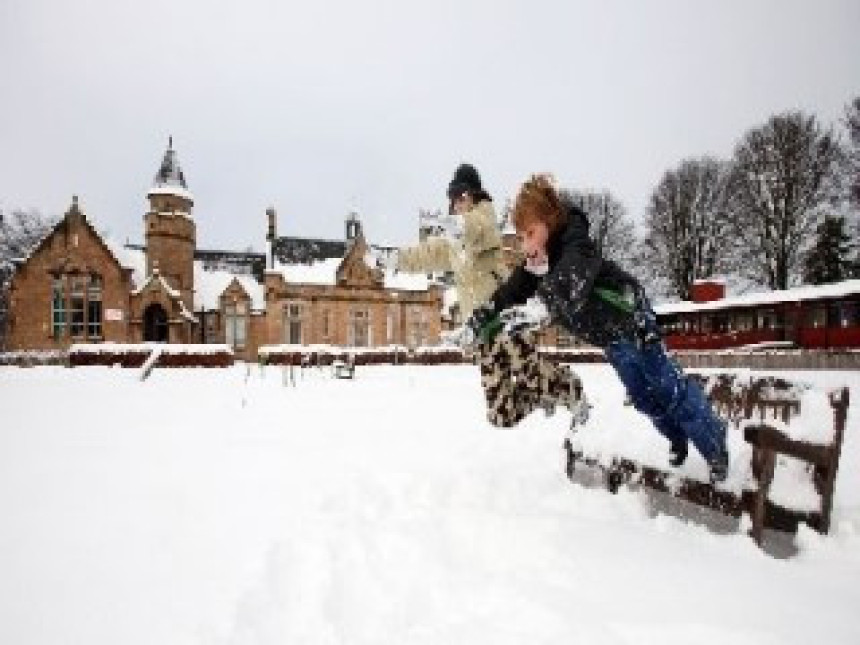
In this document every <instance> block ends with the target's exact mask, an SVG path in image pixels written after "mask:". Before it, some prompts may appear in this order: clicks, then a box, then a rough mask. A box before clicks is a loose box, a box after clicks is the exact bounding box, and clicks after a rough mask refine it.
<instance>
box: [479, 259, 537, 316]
mask: <svg viewBox="0 0 860 645" xmlns="http://www.w3.org/2000/svg"><path fill="white" fill-rule="evenodd" d="M539 283H540V277H538V276H536V275H534V274H533V273H529V272H528V271H526V269H525V267H524V265H522V264H520V265H518V266H517V267H516V268H515V269H514V270H513V272H512V273H511V275H510V277H509V278H508V279H507V280H505V281H504V282H503V283H502V284H500V285H499V286H498V287H497V288H496V290H495V291H494V292H493V295H492V296H491V297H490V302H489V304H490V305H491V306H492V308H493V310H494V313H497V314H499V313H501V312H502V311H504V310H505V309H508V308H510V307H513V306H515V305H522V304H524V303H525V302H526V300H528V299H529V298H531V297H532V296H533V295H534V294H535V293H536V292H537V289H538V284H539Z"/></svg>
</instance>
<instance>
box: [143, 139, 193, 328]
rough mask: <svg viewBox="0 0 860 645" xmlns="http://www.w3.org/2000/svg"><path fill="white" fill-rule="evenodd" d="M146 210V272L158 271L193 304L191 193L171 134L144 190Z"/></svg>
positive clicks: (190, 304)
mask: <svg viewBox="0 0 860 645" xmlns="http://www.w3.org/2000/svg"><path fill="white" fill-rule="evenodd" d="M146 197H147V199H148V200H149V212H148V213H147V214H146V215H145V216H144V220H145V225H146V273H147V275H153V274H154V273H158V275H160V276H161V277H162V278H164V280H165V281H166V282H167V284H168V285H169V286H170V287H171V288H173V289H175V290H177V291H178V292H179V296H180V298H181V299H182V302H183V303H184V304H185V307H186V308H187V309H188V310H189V311H191V310H192V308H193V306H194V305H193V293H194V249H195V246H196V243H197V230H196V226H195V224H194V220H193V219H192V217H191V209H192V207H193V206H194V196H193V195H192V194H191V192H189V190H188V185H187V184H186V183H185V175H183V173H182V169H181V168H180V167H179V161H178V159H177V158H176V151H175V150H174V149H173V137H170V139H168V144H167V151H166V152H165V153H164V159H163V160H162V161H161V167H160V168H159V169H158V172H157V173H156V175H155V179H154V180H153V183H152V188H150V189H149V192H148V193H147V194H146Z"/></svg>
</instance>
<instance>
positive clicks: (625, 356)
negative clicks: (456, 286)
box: [466, 175, 729, 482]
mask: <svg viewBox="0 0 860 645" xmlns="http://www.w3.org/2000/svg"><path fill="white" fill-rule="evenodd" d="M513 216H514V225H515V226H516V229H517V236H518V237H519V238H520V241H521V242H522V247H523V251H524V253H525V256H526V257H525V261H524V262H523V263H522V264H521V265H520V266H518V267H517V268H516V269H515V270H514V271H513V273H512V274H511V276H510V278H509V279H508V280H507V281H506V282H504V283H503V284H501V285H500V286H499V287H498V288H497V289H496V291H495V292H494V294H493V296H492V298H491V299H490V301H489V302H488V303H487V305H485V306H483V307H480V308H478V309H476V310H475V312H474V313H473V314H472V316H471V317H470V318H469V320H468V321H467V323H466V325H467V327H468V328H469V329H471V331H472V333H473V334H474V336H475V337H478V338H483V339H485V340H486V339H488V338H489V337H490V335H491V332H492V330H493V329H496V328H497V327H498V317H499V314H501V313H502V312H503V311H505V310H507V309H509V308H511V307H513V306H515V305H520V304H523V303H525V301H526V300H527V299H528V298H530V297H531V296H533V295H537V296H538V297H539V298H540V299H541V300H542V301H543V302H544V304H545V305H546V307H547V309H548V310H549V313H550V316H551V317H552V319H553V320H554V322H556V323H558V324H560V325H561V326H562V327H564V328H565V329H566V330H567V331H569V332H571V333H572V334H574V335H576V336H578V337H580V338H582V339H583V340H585V341H586V342H588V343H590V344H592V345H595V346H597V347H599V348H601V349H603V351H604V354H605V356H606V359H607V361H608V362H609V363H610V364H611V365H612V367H613V368H614V369H615V372H616V374H617V375H618V377H619V379H620V380H621V381H622V383H623V384H624V386H625V388H626V390H627V393H628V395H629V397H630V399H631V400H632V402H633V405H634V407H635V408H636V409H637V410H638V411H639V412H641V413H642V414H645V415H647V416H648V417H649V418H650V419H651V421H652V423H653V424H654V426H655V427H656V428H657V430H658V431H659V432H660V433H661V434H662V435H663V436H665V437H666V438H667V439H668V440H669V442H670V453H671V454H670V463H671V464H672V465H673V466H680V465H681V464H682V463H683V462H684V460H685V459H686V457H687V445H688V442H692V444H693V445H694V446H695V447H696V449H697V450H698V451H699V452H700V453H701V455H702V456H703V457H704V458H705V461H707V463H708V465H709V468H710V475H711V480H712V481H714V482H719V481H723V480H725V478H726V476H727V474H728V463H729V456H728V451H727V449H726V424H725V422H723V421H722V420H721V419H720V418H719V417H717V416H716V414H714V411H713V409H712V408H711V405H710V403H709V402H708V400H707V399H706V398H705V395H704V393H703V391H702V389H701V388H700V387H699V385H698V384H697V383H695V382H694V381H692V380H690V379H688V378H687V377H685V376H684V374H683V373H682V372H681V370H680V369H679V368H678V366H677V365H676V364H675V363H674V362H673V361H672V360H670V359H669V357H668V355H667V354H666V350H665V347H664V346H663V343H662V341H661V338H660V333H659V329H658V327H657V320H656V317H655V315H654V311H653V310H652V309H651V305H650V303H649V302H648V299H647V298H646V296H645V294H644V291H643V289H642V286H641V285H640V283H639V281H638V280H636V279H635V278H634V277H633V276H631V275H630V274H629V273H627V272H626V271H624V270H623V269H621V268H620V267H619V266H618V265H616V264H615V263H614V262H611V261H609V260H604V259H603V258H601V257H600V255H599V254H598V252H597V250H596V248H595V245H594V243H593V242H592V240H591V238H590V237H589V235H588V219H587V217H586V215H585V213H584V212H583V211H582V210H580V209H579V208H578V207H576V206H573V205H570V204H564V203H563V202H562V200H561V199H560V197H559V194H558V191H557V190H556V188H555V186H554V185H553V183H552V182H551V181H550V179H549V177H547V176H546V175H534V176H532V177H531V178H530V179H529V180H528V181H527V182H526V183H525V184H523V186H522V188H521V189H520V192H519V194H518V195H517V198H516V202H515V204H514V215H513ZM514 377H515V376H514Z"/></svg>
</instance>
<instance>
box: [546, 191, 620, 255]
mask: <svg viewBox="0 0 860 645" xmlns="http://www.w3.org/2000/svg"><path fill="white" fill-rule="evenodd" d="M560 192H561V198H562V201H564V202H568V203H572V204H575V205H577V206H579V207H580V208H581V209H582V210H583V211H585V214H586V215H587V216H588V224H589V233H590V235H591V239H593V240H594V243H595V245H597V250H598V251H599V252H600V254H601V255H602V256H603V257H604V258H607V259H609V260H613V261H614V262H617V263H618V264H619V265H621V266H622V267H626V268H631V267H632V265H633V253H634V251H635V247H636V235H635V229H634V227H633V222H632V221H630V219H629V217H628V216H627V210H626V209H625V208H624V205H623V204H622V203H621V202H620V201H619V200H617V199H616V198H615V197H614V196H613V195H612V193H610V192H609V191H607V190H604V191H602V192H593V191H579V190H568V189H563V190H561V191H560Z"/></svg>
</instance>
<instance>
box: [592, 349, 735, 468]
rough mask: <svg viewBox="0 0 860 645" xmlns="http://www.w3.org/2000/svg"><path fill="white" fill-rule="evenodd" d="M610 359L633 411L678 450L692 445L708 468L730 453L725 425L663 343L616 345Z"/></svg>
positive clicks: (609, 356)
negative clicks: (727, 446)
mask: <svg viewBox="0 0 860 645" xmlns="http://www.w3.org/2000/svg"><path fill="white" fill-rule="evenodd" d="M605 354H606V358H607V360H608V361H609V363H610V364H611V365H612V367H613V368H614V369H615V372H616V374H618V378H620V379H621V382H622V383H624V387H625V388H626V389H627V393H628V394H629V395H630V398H631V399H632V401H633V406H634V407H635V408H636V409H637V410H638V411H639V412H641V413H642V414H645V415H646V416H648V418H650V419H651V422H652V423H653V424H654V427H656V428H657V430H658V431H659V432H660V434H662V435H663V436H664V437H666V438H667V439H668V440H669V441H670V442H672V445H673V446H675V445H686V442H687V441H688V440H689V441H691V442H692V443H693V445H694V446H695V447H696V449H697V450H698V451H699V452H700V453H701V455H702V456H703V457H704V458H705V460H706V461H708V462H709V463H710V462H712V461H714V460H715V459H716V458H717V457H718V456H719V455H720V454H722V453H724V452H725V450H726V447H725V445H726V425H725V423H724V422H723V421H722V420H721V419H720V418H719V417H717V415H716V414H714V411H713V409H712V408H711V404H710V402H709V401H708V399H707V398H706V397H705V393H704V392H703V391H702V388H701V387H699V384H698V383H696V382H695V381H692V380H690V379H688V378H687V377H686V376H684V374H683V373H682V372H681V370H680V368H679V367H678V366H677V365H676V364H675V363H674V362H673V361H672V360H671V359H670V358H669V356H668V355H667V354H666V350H665V348H664V346H663V343H662V342H660V341H653V342H647V343H641V344H640V343H634V342H632V341H626V340H625V341H616V342H614V343H611V344H610V345H609V346H608V347H607V348H606V350H605Z"/></svg>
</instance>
